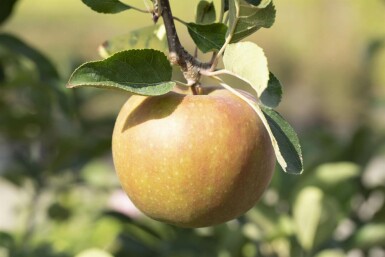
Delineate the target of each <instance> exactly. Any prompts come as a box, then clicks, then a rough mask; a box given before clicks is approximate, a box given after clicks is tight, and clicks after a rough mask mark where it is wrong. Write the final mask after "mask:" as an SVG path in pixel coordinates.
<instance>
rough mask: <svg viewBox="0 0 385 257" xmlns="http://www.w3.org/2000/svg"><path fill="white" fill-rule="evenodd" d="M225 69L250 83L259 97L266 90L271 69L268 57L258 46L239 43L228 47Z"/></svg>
mask: <svg viewBox="0 0 385 257" xmlns="http://www.w3.org/2000/svg"><path fill="white" fill-rule="evenodd" d="M223 63H224V65H225V69H226V70H228V71H230V72H232V73H234V74H235V75H237V76H238V77H240V78H242V79H243V80H244V81H246V82H248V83H249V84H250V85H251V86H252V88H253V89H254V90H255V91H256V92H257V94H258V97H260V96H261V95H262V93H263V92H264V91H265V90H266V88H267V85H268V81H269V69H268V67H267V59H266V56H265V54H264V52H263V50H262V48H260V47H259V46H258V45H256V44H254V43H252V42H239V43H235V44H230V45H228V46H227V48H226V51H225V54H224V56H223Z"/></svg>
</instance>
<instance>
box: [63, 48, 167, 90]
mask: <svg viewBox="0 0 385 257" xmlns="http://www.w3.org/2000/svg"><path fill="white" fill-rule="evenodd" d="M171 75H172V68H171V66H170V63H169V61H168V60H167V57H166V56H165V55H164V54H163V53H162V52H160V51H156V50H152V49H143V50H127V51H123V52H119V53H116V54H114V55H112V56H111V57H109V58H107V59H105V60H102V61H96V62H88V63H85V64H83V65H81V66H80V67H79V68H77V69H76V70H75V71H74V73H73V74H72V76H71V78H70V80H69V82H68V86H67V87H69V88H77V87H99V88H111V89H121V90H124V91H128V92H131V93H135V94H141V95H162V94H165V93H167V92H169V91H170V90H171V89H172V88H173V87H174V85H175V83H174V82H171Z"/></svg>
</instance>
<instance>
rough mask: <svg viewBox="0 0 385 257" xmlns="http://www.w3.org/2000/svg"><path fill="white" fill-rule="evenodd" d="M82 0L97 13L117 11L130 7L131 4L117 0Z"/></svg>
mask: <svg viewBox="0 0 385 257" xmlns="http://www.w3.org/2000/svg"><path fill="white" fill-rule="evenodd" d="M82 2H83V3H84V4H86V5H87V6H88V7H90V8H91V9H92V10H94V11H95V12H99V13H119V12H122V11H126V10H129V9H131V6H129V5H126V4H124V3H122V2H120V1H118V0H82Z"/></svg>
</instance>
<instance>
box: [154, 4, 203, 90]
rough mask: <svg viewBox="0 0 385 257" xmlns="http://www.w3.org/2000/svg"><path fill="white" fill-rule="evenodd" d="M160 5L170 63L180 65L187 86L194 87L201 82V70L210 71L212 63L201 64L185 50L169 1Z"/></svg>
mask: <svg viewBox="0 0 385 257" xmlns="http://www.w3.org/2000/svg"><path fill="white" fill-rule="evenodd" d="M159 4H160V6H161V10H162V18H163V22H164V26H165V28H166V35H167V41H168V49H169V59H170V62H171V64H173V65H179V66H180V67H181V69H182V71H183V75H184V77H185V79H186V80H187V84H188V85H190V86H194V85H196V84H197V83H198V82H199V79H200V75H201V73H200V72H201V70H208V69H210V67H211V63H203V62H200V61H199V60H198V59H196V58H194V56H192V55H191V54H190V53H188V52H187V51H186V50H185V49H184V48H183V46H182V45H181V43H180V40H179V37H178V33H177V31H176V28H175V23H174V17H173V15H172V11H171V7H170V3H169V0H159Z"/></svg>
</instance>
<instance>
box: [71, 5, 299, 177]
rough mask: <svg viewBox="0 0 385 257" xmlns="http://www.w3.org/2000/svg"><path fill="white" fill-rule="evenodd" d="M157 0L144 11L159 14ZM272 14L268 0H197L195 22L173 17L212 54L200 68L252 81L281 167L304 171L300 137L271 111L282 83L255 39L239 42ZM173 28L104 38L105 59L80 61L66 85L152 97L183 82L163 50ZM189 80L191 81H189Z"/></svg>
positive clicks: (116, 8)
mask: <svg viewBox="0 0 385 257" xmlns="http://www.w3.org/2000/svg"><path fill="white" fill-rule="evenodd" d="M82 1H83V2H84V3H85V4H86V5H88V6H89V7H90V8H91V9H92V10H94V11H97V12H100V13H110V14H113V13H117V12H121V11H126V10H132V9H135V10H137V9H138V8H136V7H133V6H130V5H126V4H124V3H122V2H120V1H118V0H109V1H101V0H97V1H88V0H82ZM161 3H162V1H151V4H152V5H153V9H150V8H149V9H148V12H149V13H152V15H153V16H155V15H157V10H158V9H157V8H158V7H159V6H160V8H161ZM149 6H150V5H149V4H148V7H149ZM217 10H218V11H217ZM163 11H165V10H163ZM166 11H170V10H166ZM217 13H219V15H218V14H217ZM275 15H276V10H275V7H274V5H273V2H272V1H271V0H263V1H253V0H233V1H222V4H221V5H220V6H219V9H218V6H215V5H214V3H213V2H210V1H206V0H202V1H199V3H198V4H197V9H196V17H195V21H194V22H185V21H183V20H182V19H180V18H177V17H174V19H175V20H176V21H178V22H181V23H182V24H183V25H185V26H186V28H187V30H188V32H189V35H190V36H191V39H192V40H193V42H194V43H195V45H196V48H197V49H199V50H200V51H201V52H202V53H212V54H213V58H212V60H213V61H212V63H210V66H211V69H202V68H201V67H196V69H197V70H198V73H200V74H201V75H206V76H209V77H211V78H214V79H215V80H216V81H218V82H219V84H221V85H223V84H224V81H223V80H222V79H221V78H220V76H221V75H224V74H227V75H230V76H234V77H236V78H238V79H241V80H243V81H244V82H246V83H248V84H249V85H250V89H251V90H252V92H253V93H254V97H255V98H256V99H257V101H249V104H250V105H252V107H253V109H255V111H256V112H257V113H258V114H259V116H260V118H261V119H262V120H263V122H264V124H265V126H266V129H267V130H268V132H269V135H270V137H271V141H272V144H273V146H274V150H275V152H276V156H277V159H278V162H279V163H280V164H281V167H282V168H283V170H284V171H286V172H289V173H293V174H299V173H301V172H302V170H303V161H302V153H301V148H300V145H299V140H298V137H297V135H296V133H295V132H294V130H293V129H292V128H291V126H290V125H289V124H288V123H287V122H286V121H285V120H284V119H283V118H282V116H280V115H279V114H278V113H277V112H276V111H273V110H272V109H273V108H276V107H277V106H278V105H279V103H280V101H281V97H282V87H281V84H280V82H279V80H278V79H277V78H276V77H275V76H274V74H273V73H271V72H270V71H269V69H268V64H267V59H266V56H265V54H264V52H263V50H262V49H261V48H260V47H259V46H257V45H256V44H255V43H251V42H241V40H243V39H244V38H245V37H247V36H250V35H252V34H253V33H255V32H256V31H258V30H259V29H261V28H269V27H271V26H272V25H273V23H274V20H275ZM171 22H172V23H173V21H171ZM172 33H173V31H170V30H169V31H167V30H166V29H165V27H164V26H163V25H156V26H152V27H151V26H150V27H145V28H143V29H138V30H135V31H133V32H131V33H130V34H129V35H127V36H124V37H118V38H115V39H111V40H109V41H106V42H105V43H104V44H103V45H102V46H101V47H100V53H102V56H103V57H105V58H106V59H104V60H101V61H96V62H89V63H85V64H83V65H81V66H80V67H79V68H77V69H76V70H75V72H74V73H73V74H72V76H71V78H70V80H69V82H68V87H70V88H74V87H88V86H92V87H104V88H114V89H120V90H124V91H128V92H130V93H134V94H141V95H148V96H155V95H161V94H165V93H167V92H169V91H171V90H173V88H174V87H175V85H176V83H178V84H182V85H184V84H183V83H179V82H178V81H173V79H172V78H173V76H172V73H173V69H172V67H171V65H170V64H169V63H168V61H167V57H166V55H165V54H167V51H166V50H165V49H164V46H165V42H166V40H168V41H175V38H174V39H173V38H172V37H176V36H177V35H172ZM122 42H123V43H122ZM132 42H133V43H132ZM138 48H139V49H142V50H138ZM154 49H157V50H160V51H154ZM161 51H163V53H162V52H161ZM170 51H171V49H170ZM177 58H184V56H178V57H177ZM219 58H223V63H224V68H223V69H215V68H216V66H217V63H218V60H219ZM192 65H194V63H193V64H192ZM190 77H191V76H189V78H190ZM193 77H195V76H193ZM197 77H198V78H199V76H197ZM187 84H189V85H190V84H191V83H190V81H189V82H188V83H187ZM195 84H199V80H197V81H196V82H195V83H193V86H195Z"/></svg>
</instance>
